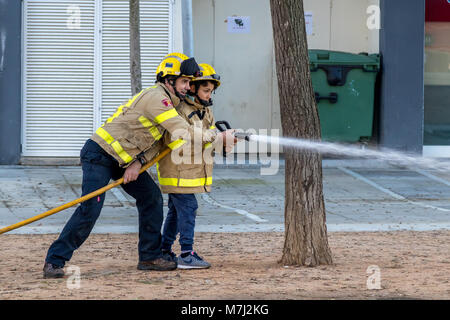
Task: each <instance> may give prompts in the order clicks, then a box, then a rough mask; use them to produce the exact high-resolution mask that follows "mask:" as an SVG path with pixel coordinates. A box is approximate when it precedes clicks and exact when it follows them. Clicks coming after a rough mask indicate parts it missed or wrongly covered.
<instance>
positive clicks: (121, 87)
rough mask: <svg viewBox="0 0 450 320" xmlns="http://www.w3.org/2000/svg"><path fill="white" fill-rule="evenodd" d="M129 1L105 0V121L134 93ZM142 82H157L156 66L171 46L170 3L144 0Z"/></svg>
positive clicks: (103, 55)
mask: <svg viewBox="0 0 450 320" xmlns="http://www.w3.org/2000/svg"><path fill="white" fill-rule="evenodd" d="M128 17H129V1H128V0H120V1H118V0H104V1H103V2H102V109H101V110H102V112H101V118H102V122H104V121H105V120H106V119H107V118H108V117H110V116H111V115H112V114H113V113H114V112H115V110H116V109H117V107H118V106H119V105H121V104H122V103H123V102H124V101H126V100H128V99H129V98H130V96H131V85H130V45H129V41H130V40H129V39H130V33H129V18H128ZM140 17H141V18H140V19H141V21H140V36H141V68H142V86H143V88H146V87H148V86H151V85H152V84H153V83H154V82H155V70H156V67H157V66H158V64H159V62H160V61H161V58H162V57H163V56H164V55H166V54H167V53H168V52H169V50H170V48H169V43H170V30H169V28H170V23H169V21H170V3H169V1H167V0H159V1H157V0H141V1H140Z"/></svg>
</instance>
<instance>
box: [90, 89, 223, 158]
mask: <svg viewBox="0 0 450 320" xmlns="http://www.w3.org/2000/svg"><path fill="white" fill-rule="evenodd" d="M179 104H180V99H179V98H178V97H177V96H176V95H174V94H172V93H171V92H170V91H169V90H168V89H167V88H166V87H165V85H164V84H162V83H157V84H156V85H154V86H151V87H149V88H147V89H144V90H142V91H141V92H139V93H138V94H137V95H135V96H134V97H133V98H131V99H130V100H129V101H128V102H127V103H126V104H124V105H121V106H120V107H119V108H118V109H117V111H116V112H115V113H114V115H112V116H111V117H110V118H109V119H108V120H106V122H105V123H104V124H103V125H102V126H101V127H100V128H98V129H97V131H96V132H95V133H94V134H93V135H92V137H91V139H92V140H94V141H95V142H97V143H98V144H99V145H100V146H101V147H102V148H103V149H104V150H105V151H106V152H107V153H108V154H110V155H111V156H113V157H114V158H115V159H116V160H117V161H118V162H119V165H120V166H121V167H127V166H129V165H130V164H131V163H132V162H133V161H134V160H136V159H137V157H138V156H139V157H141V156H142V157H143V158H145V160H146V161H147V162H148V161H150V160H151V159H152V158H153V157H154V156H155V155H156V154H158V153H159V152H160V151H161V148H162V146H163V144H162V141H161V138H162V137H163V135H164V133H165V132H166V130H167V131H168V132H169V133H173V132H174V131H175V130H177V129H182V130H183V132H185V134H184V135H183V136H181V137H180V139H177V140H176V141H173V142H171V143H169V144H168V146H169V147H171V148H172V149H176V148H178V147H180V146H181V145H183V144H184V143H186V142H188V141H190V139H191V137H192V136H194V131H196V130H197V131H198V130H199V128H194V127H193V126H192V125H189V124H188V122H186V120H184V119H183V118H182V117H180V115H179V114H178V112H177V111H176V109H175V107H176V106H178V105H179ZM201 136H202V139H204V140H205V142H212V141H214V139H215V137H216V132H215V131H214V130H207V131H204V132H202V134H201Z"/></svg>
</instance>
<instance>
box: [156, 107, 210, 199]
mask: <svg viewBox="0 0 450 320" xmlns="http://www.w3.org/2000/svg"><path fill="white" fill-rule="evenodd" d="M197 110H199V111H204V114H203V119H200V116H199V114H198V113H197ZM177 111H178V113H179V114H180V116H181V117H183V118H184V119H186V121H187V122H188V123H189V124H191V125H193V126H194V127H202V128H203V129H204V130H207V129H209V130H215V126H214V116H213V114H212V111H211V109H210V108H209V107H203V106H202V105H200V104H198V103H196V102H194V101H192V100H190V99H189V98H186V99H185V101H183V102H181V104H180V106H179V107H177ZM176 141H178V140H175V141H173V142H171V136H170V134H165V135H164V137H163V144H164V145H170V144H171V143H174V142H176ZM193 143H195V140H194V142H193ZM193 143H190V145H186V146H184V148H189V150H191V151H192V150H194V147H193ZM181 146H183V144H182V145H176V148H179V147H181ZM201 149H202V150H201V155H199V154H197V155H195V154H194V153H193V152H191V154H190V157H189V158H190V161H189V163H181V164H176V163H174V161H173V159H172V154H169V155H168V156H166V157H164V158H163V159H161V160H160V161H159V163H157V166H156V168H157V171H158V180H159V184H160V186H161V190H162V192H163V193H201V192H210V191H211V185H212V171H213V163H212V161H209V162H210V163H207V162H206V161H205V158H206V156H209V157H210V158H209V159H211V160H212V153H213V151H214V148H213V144H212V143H211V142H205V143H202V148H201ZM205 153H209V154H208V155H205ZM196 156H197V160H198V159H201V163H199V164H195V163H194V157H196Z"/></svg>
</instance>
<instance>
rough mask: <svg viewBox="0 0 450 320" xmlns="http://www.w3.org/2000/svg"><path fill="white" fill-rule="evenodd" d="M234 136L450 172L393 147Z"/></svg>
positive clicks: (448, 166) (244, 134) (448, 167)
mask: <svg viewBox="0 0 450 320" xmlns="http://www.w3.org/2000/svg"><path fill="white" fill-rule="evenodd" d="M222 125H224V126H225V128H226V129H231V126H230V125H229V123H228V122H226V121H218V122H216V127H217V128H218V129H219V130H220V131H225V130H226V129H225V128H224V127H223V126H222ZM234 136H235V137H236V138H237V139H239V140H246V141H254V142H260V143H266V144H278V145H280V146H283V147H284V148H291V149H299V150H309V151H315V152H319V153H322V154H324V153H325V154H332V155H339V156H344V157H354V158H363V159H364V158H366V159H377V160H381V161H386V162H389V163H390V164H396V165H401V166H405V167H412V168H417V167H421V168H426V169H433V170H437V171H442V172H450V162H449V161H441V160H437V159H432V158H424V157H422V156H420V155H417V154H408V153H403V152H399V151H396V150H391V149H383V150H371V149H367V148H364V149H362V148H360V147H358V146H352V145H346V144H342V143H332V142H324V141H314V140H308V139H299V138H289V137H277V136H267V135H258V134H252V133H247V132H242V131H238V132H235V133H234Z"/></svg>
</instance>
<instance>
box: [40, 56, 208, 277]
mask: <svg viewBox="0 0 450 320" xmlns="http://www.w3.org/2000/svg"><path fill="white" fill-rule="evenodd" d="M193 75H199V67H198V65H197V63H196V62H195V60H194V59H193V58H188V57H187V56H185V55H183V54H180V53H173V54H169V55H167V56H166V57H164V59H163V60H162V62H161V64H160V65H159V66H158V69H157V83H156V84H155V85H154V86H151V87H149V88H147V89H144V90H142V91H141V92H140V93H138V94H137V95H135V96H134V97H133V98H132V99H130V100H129V101H128V102H127V103H126V104H124V105H121V106H120V107H119V108H118V110H117V112H116V113H114V115H112V116H111V117H110V118H109V119H108V120H107V121H106V122H105V123H104V124H103V125H102V126H101V127H100V128H98V129H97V130H96V132H95V133H94V134H93V135H92V137H91V138H90V139H88V140H87V142H86V143H85V145H84V147H83V148H82V150H81V152H80V160H81V165H82V170H83V181H82V193H83V195H86V194H88V193H90V192H93V191H95V190H97V189H99V188H101V187H103V186H105V185H106V184H108V182H109V181H110V179H111V178H112V179H119V178H120V177H121V176H123V177H124V182H123V184H122V185H121V187H122V188H123V189H124V190H125V191H126V192H127V193H128V194H129V195H131V196H132V197H133V198H135V199H136V207H137V209H138V212H139V243H138V253H139V262H138V266H137V268H138V269H139V270H160V271H165V270H174V269H176V267H177V265H176V263H174V262H173V261H167V260H165V259H163V258H162V253H161V226H162V222H163V201H162V195H161V191H160V189H159V187H158V186H157V184H156V183H155V182H154V181H153V180H152V178H151V177H150V175H149V174H148V173H147V172H143V173H142V174H140V175H139V170H140V169H141V167H142V165H143V164H145V162H147V161H150V160H151V159H152V158H153V157H154V156H155V155H156V154H157V153H159V152H160V151H161V147H162V146H163V145H162V140H161V138H162V136H163V135H164V133H165V131H166V130H167V131H168V132H173V131H174V130H176V129H178V128H183V129H184V130H185V131H186V132H188V133H190V134H193V132H194V131H195V130H198V129H199V128H194V127H193V126H192V125H190V124H189V123H188V122H186V120H184V119H183V118H182V117H180V116H179V115H178V113H177V111H176V110H175V107H176V106H178V105H179V104H180V101H181V99H183V98H184V96H185V94H186V93H187V91H188V90H189V81H190V79H191V78H192V76H193ZM216 136H217V133H216V132H214V131H213V130H209V129H208V130H204V131H203V132H202V137H203V138H204V142H205V143H210V142H213V141H214V140H215V139H216ZM183 138H184V139H189V138H190V137H189V135H186V136H185V137H183ZM104 200H105V194H102V195H100V196H98V197H96V198H93V199H90V200H87V201H85V202H83V203H81V205H80V206H79V207H78V208H77V209H76V211H75V212H74V214H73V215H72V217H71V218H70V219H69V221H68V222H67V224H66V225H65V227H64V229H63V230H62V232H61V234H60V235H59V237H58V239H57V240H56V241H54V242H53V244H52V245H51V246H50V248H49V250H48V253H47V256H46V259H45V264H44V277H45V278H59V277H63V276H64V271H63V267H64V265H65V262H66V261H69V260H70V259H71V257H72V255H73V252H74V251H75V250H76V249H78V248H79V247H80V246H81V245H82V243H83V242H84V241H85V240H86V239H87V238H88V236H89V234H90V232H91V230H92V228H93V227H94V224H95V222H96V220H97V218H98V217H99V215H100V211H101V209H102V207H103V202H104Z"/></svg>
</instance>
